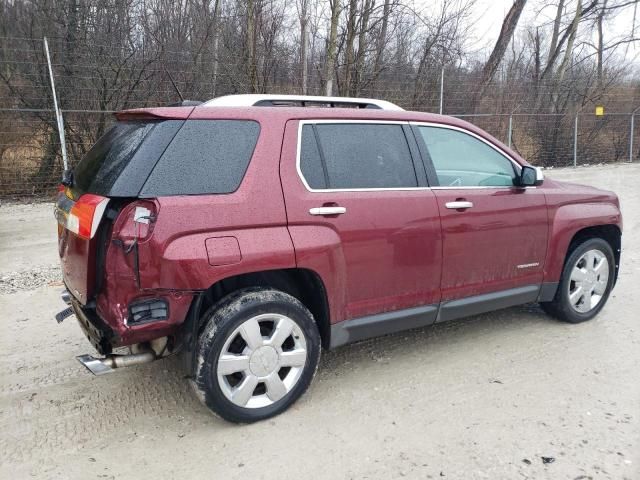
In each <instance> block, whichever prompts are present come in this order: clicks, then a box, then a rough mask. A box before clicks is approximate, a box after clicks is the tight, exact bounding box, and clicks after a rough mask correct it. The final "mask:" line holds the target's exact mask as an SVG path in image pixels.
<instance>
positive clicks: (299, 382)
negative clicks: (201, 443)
mask: <svg viewBox="0 0 640 480" xmlns="http://www.w3.org/2000/svg"><path fill="white" fill-rule="evenodd" d="M205 317H206V322H207V324H206V327H205V330H204V331H203V333H202V335H201V336H200V342H199V360H198V365H197V367H196V376H195V384H196V388H197V390H198V392H199V394H200V395H199V396H200V397H201V399H202V400H203V401H204V403H205V404H206V405H207V406H208V407H209V408H210V409H211V410H213V411H214V412H215V413H217V414H218V415H220V416H221V417H222V418H224V419H225V420H228V421H232V422H239V423H250V422H255V421H258V420H263V419H266V418H269V417H272V416H274V415H277V414H279V413H281V412H282V411H284V410H286V409H287V408H288V407H289V406H290V405H291V404H293V403H294V402H295V401H296V400H297V399H298V398H299V397H300V396H301V395H302V394H303V393H304V392H305V391H306V390H307V388H308V386H309V384H310V383H311V380H312V378H313V376H314V374H315V371H316V368H317V365H318V361H319V359H320V335H319V333H318V329H317V327H316V324H315V322H314V320H313V317H312V315H311V313H310V312H309V310H307V309H306V308H305V306H304V305H302V303H300V302H299V301H298V300H297V299H296V298H294V297H292V296H290V295H287V294H286V293H283V292H280V291H278V290H270V289H259V288H253V289H245V290H241V291H239V292H236V293H234V294H231V295H229V296H228V297H225V298H224V299H223V300H221V301H220V302H219V303H218V304H217V305H215V306H214V307H212V309H210V310H209V311H208V312H207V313H206V314H205Z"/></svg>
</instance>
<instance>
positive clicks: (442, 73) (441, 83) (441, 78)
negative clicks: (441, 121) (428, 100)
mask: <svg viewBox="0 0 640 480" xmlns="http://www.w3.org/2000/svg"><path fill="white" fill-rule="evenodd" d="M443 101H444V66H443V67H442V71H441V72H440V115H442V103H443Z"/></svg>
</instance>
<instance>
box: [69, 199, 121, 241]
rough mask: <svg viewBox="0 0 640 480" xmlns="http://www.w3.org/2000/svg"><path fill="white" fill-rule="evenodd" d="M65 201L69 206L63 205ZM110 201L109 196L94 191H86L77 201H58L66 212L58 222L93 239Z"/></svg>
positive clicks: (82, 235) (86, 237) (83, 236)
mask: <svg viewBox="0 0 640 480" xmlns="http://www.w3.org/2000/svg"><path fill="white" fill-rule="evenodd" d="M59 195H65V192H60V193H59ZM63 203H66V206H67V208H64V206H62V205H61V204H63ZM108 203H109V199H108V198H105V197H102V196H100V195H94V194H92V193H85V194H84V195H82V196H81V197H80V198H78V200H77V201H75V202H73V201H69V202H60V201H58V208H61V207H62V210H65V212H64V213H65V214H64V215H62V216H59V217H58V222H59V223H60V224H63V225H64V227H66V228H67V229H68V230H69V231H71V232H73V233H75V234H76V235H78V236H79V237H81V238H85V239H87V240H88V239H91V238H93V236H94V235H95V234H96V231H97V230H98V226H99V225H100V220H101V219H102V215H103V214H104V211H105V209H106V208H107V204H108Z"/></svg>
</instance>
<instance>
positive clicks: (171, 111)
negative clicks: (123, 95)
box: [114, 106, 195, 120]
mask: <svg viewBox="0 0 640 480" xmlns="http://www.w3.org/2000/svg"><path fill="white" fill-rule="evenodd" d="M194 108H195V106H180V107H158V108H134V109H131V110H122V111H120V112H116V113H114V116H115V117H116V119H118V120H186V119H187V118H189V116H190V115H191V112H193V109H194Z"/></svg>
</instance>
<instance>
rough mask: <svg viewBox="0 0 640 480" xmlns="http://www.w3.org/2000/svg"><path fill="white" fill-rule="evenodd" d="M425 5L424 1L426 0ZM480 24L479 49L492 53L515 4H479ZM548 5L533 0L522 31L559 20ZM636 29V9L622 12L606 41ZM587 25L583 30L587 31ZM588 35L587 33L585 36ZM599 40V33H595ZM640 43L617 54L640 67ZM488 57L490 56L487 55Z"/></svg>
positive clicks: (496, 0) (502, 0)
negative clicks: (634, 23)
mask: <svg viewBox="0 0 640 480" xmlns="http://www.w3.org/2000/svg"><path fill="white" fill-rule="evenodd" d="M423 1H424V0H423ZM476 2H477V3H476V6H475V8H476V9H477V15H476V16H475V17H476V18H478V21H477V23H476V25H475V28H474V33H475V36H476V38H477V43H476V44H477V45H478V46H479V47H482V48H484V49H486V50H488V51H490V50H491V48H492V47H493V45H494V44H495V41H496V40H497V38H498V35H499V34H500V27H501V26H502V20H503V19H504V16H505V15H506V13H507V12H508V11H509V8H511V5H512V4H513V0H476ZM545 3H551V2H550V1H549V0H529V1H528V2H527V5H526V6H525V9H524V11H523V13H522V17H521V18H520V22H519V23H518V30H522V29H523V28H526V27H527V26H528V25H540V24H542V23H545V22H547V21H552V20H553V18H554V16H555V13H556V12H555V10H556V7H555V6H553V5H552V6H550V7H547V8H544V9H541V5H543V4H545ZM567 3H568V4H569V5H571V7H572V8H573V4H574V3H575V2H574V1H573V0H569V1H568V2H567ZM638 16H640V8H639V9H638ZM638 23H639V22H638V20H636V31H637V32H638V33H636V36H639V35H640V28H638ZM632 25H633V6H630V7H626V8H625V10H624V11H620V12H619V13H618V14H617V15H616V17H615V18H613V19H612V20H610V21H609V23H608V25H607V27H606V28H605V41H609V40H611V39H612V38H618V37H620V36H622V35H628V34H629V33H630V32H631V28H632ZM585 26H586V25H583V26H582V28H585ZM583 33H586V32H583ZM594 36H595V31H594ZM639 43H640V42H636V43H635V44H630V45H629V47H628V49H627V48H625V46H621V47H619V49H618V51H617V54H619V55H621V56H622V55H624V54H625V52H626V54H627V58H628V59H629V60H631V61H633V62H634V64H635V65H636V66H640V44H639ZM487 55H488V53H487Z"/></svg>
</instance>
